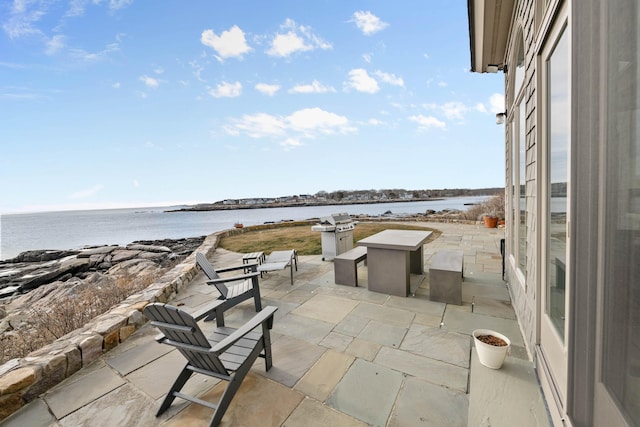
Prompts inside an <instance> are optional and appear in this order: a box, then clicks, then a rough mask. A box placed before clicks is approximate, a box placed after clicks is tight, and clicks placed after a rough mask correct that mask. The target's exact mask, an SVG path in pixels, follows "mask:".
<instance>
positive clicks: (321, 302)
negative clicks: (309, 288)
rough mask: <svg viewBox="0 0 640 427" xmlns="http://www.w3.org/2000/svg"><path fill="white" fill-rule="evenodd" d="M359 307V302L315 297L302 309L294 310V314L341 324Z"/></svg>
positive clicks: (326, 296)
mask: <svg viewBox="0 0 640 427" xmlns="http://www.w3.org/2000/svg"><path fill="white" fill-rule="evenodd" d="M357 305H358V302H357V301H354V300H351V299H345V298H338V297H334V296H329V295H315V296H313V297H312V298H311V299H309V300H308V301H307V302H305V303H304V304H302V305H301V306H300V307H298V308H296V309H295V310H293V311H292V313H293V314H297V315H299V316H306V317H310V318H312V319H317V320H323V321H325V322H330V323H339V322H341V321H342V320H343V319H344V318H345V316H346V315H347V314H349V312H351V310H353V309H354V308H355V307H356V306H357Z"/></svg>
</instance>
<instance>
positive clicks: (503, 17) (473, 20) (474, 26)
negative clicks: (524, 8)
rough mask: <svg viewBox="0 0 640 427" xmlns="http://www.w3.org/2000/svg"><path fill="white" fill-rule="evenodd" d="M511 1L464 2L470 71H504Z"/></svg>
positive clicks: (511, 13)
mask: <svg viewBox="0 0 640 427" xmlns="http://www.w3.org/2000/svg"><path fill="white" fill-rule="evenodd" d="M514 3H515V0H467V12H468V19H469V48H470V53H471V71H473V72H476V73H489V72H494V73H495V72H496V71H498V70H502V69H504V65H505V53H506V49H507V40H508V38H509V31H510V30H511V21H512V15H513V8H514Z"/></svg>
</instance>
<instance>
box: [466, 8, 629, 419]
mask: <svg viewBox="0 0 640 427" xmlns="http://www.w3.org/2000/svg"><path fill="white" fill-rule="evenodd" d="M467 4H468V12H469V33H470V50H471V70H472V71H473V72H477V73H486V72H502V73H503V74H504V94H505V113H504V115H502V117H500V118H501V119H502V118H504V124H501V126H504V129H505V184H506V185H505V196H506V212H505V213H506V219H507V238H506V251H505V257H506V259H505V261H506V280H507V281H508V285H509V290H510V293H511V296H512V301H513V304H514V308H515V310H516V313H517V316H518V320H519V324H520V328H521V330H522V334H523V336H524V337H525V342H526V345H527V350H528V352H529V355H530V357H531V359H532V360H533V361H534V362H535V366H536V369H537V374H538V377H539V379H540V384H541V387H542V390H543V393H544V396H545V399H546V402H547V406H548V408H549V412H550V415H551V418H552V420H553V423H554V425H557V426H565V425H566V426H592V425H595V426H603V425H606V426H625V425H640V67H639V64H638V61H639V55H640V54H639V52H640V30H639V29H638V27H639V25H638V24H639V23H640V2H638V0H607V1H605V0H564V1H561V0H519V1H515V0H468V1H467ZM481 78H482V77H481V76H478V79H481Z"/></svg>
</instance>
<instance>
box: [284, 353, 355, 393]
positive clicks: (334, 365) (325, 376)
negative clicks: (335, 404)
mask: <svg viewBox="0 0 640 427" xmlns="http://www.w3.org/2000/svg"><path fill="white" fill-rule="evenodd" d="M354 360H355V357H353V356H349V355H347V354H344V353H338V352H336V351H332V350H329V351H326V352H325V353H324V354H323V355H322V357H321V358H320V360H318V363H316V364H315V365H314V366H313V367H312V368H311V369H309V371H308V372H307V373H306V374H305V376H304V377H302V379H301V380H300V381H298V384H296V385H295V387H294V389H296V390H298V391H300V392H302V393H304V394H306V395H307V396H309V397H312V398H314V399H317V400H319V401H321V402H324V401H325V400H326V399H327V397H329V394H330V393H331V391H332V390H333V389H334V388H335V386H336V384H338V382H339V381H340V380H341V379H342V376H343V375H344V373H345V372H347V369H349V367H350V366H351V364H352V363H353V361H354Z"/></svg>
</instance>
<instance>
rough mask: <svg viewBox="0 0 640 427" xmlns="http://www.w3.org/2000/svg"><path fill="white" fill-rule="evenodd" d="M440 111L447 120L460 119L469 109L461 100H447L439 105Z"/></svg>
mask: <svg viewBox="0 0 640 427" xmlns="http://www.w3.org/2000/svg"><path fill="white" fill-rule="evenodd" d="M440 108H441V109H442V112H443V113H444V115H445V116H446V118H447V119H449V120H454V119H455V120H462V119H464V115H465V114H466V112H467V111H468V110H469V109H468V108H467V106H466V105H464V104H463V103H462V102H447V103H445V104H443V105H442V106H440Z"/></svg>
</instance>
